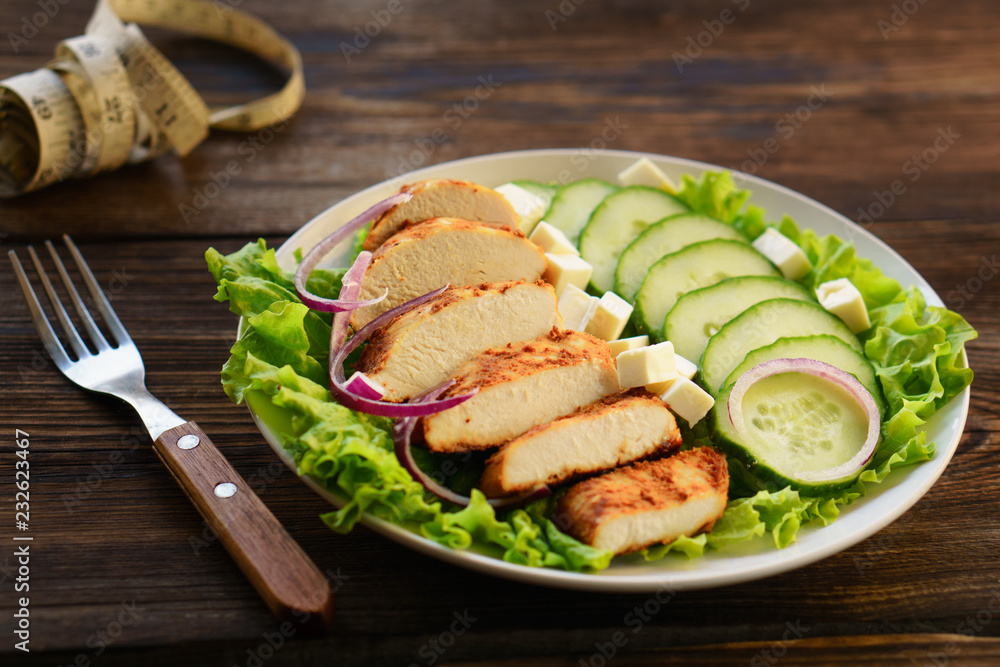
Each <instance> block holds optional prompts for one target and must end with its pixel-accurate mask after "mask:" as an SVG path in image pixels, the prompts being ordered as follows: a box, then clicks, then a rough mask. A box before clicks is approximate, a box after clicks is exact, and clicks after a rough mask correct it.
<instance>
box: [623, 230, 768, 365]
mask: <svg viewBox="0 0 1000 667" xmlns="http://www.w3.org/2000/svg"><path fill="white" fill-rule="evenodd" d="M734 276H774V277H776V278H777V277H780V276H781V273H780V272H779V271H778V269H776V268H775V266H774V264H771V262H769V261H768V260H767V258H766V257H764V256H763V255H761V254H760V253H759V252H757V251H756V250H754V249H753V247H751V246H750V245H749V244H747V243H745V242H743V241H731V240H725V239H716V240H713V241H702V242H700V243H695V244H692V245H689V246H687V247H686V248H684V249H683V250H678V251H677V252H674V253H671V254H669V255H667V256H666V257H664V258H662V259H661V260H660V261H658V262H657V263H656V264H654V265H653V267H652V268H651V269H650V270H649V273H647V274H646V278H645V279H644V280H643V281H642V286H641V287H640V288H639V292H638V293H637V294H636V297H635V312H636V315H637V317H636V322H638V324H639V327H640V329H642V331H643V333H649V334H651V335H653V336H656V337H657V338H659V339H660V340H663V339H664V338H663V324H664V320H665V319H666V317H667V313H669V312H670V309H671V308H673V307H674V304H676V303H677V300H678V299H680V298H681V297H682V296H683V295H685V294H686V293H688V292H690V291H691V290H696V289H698V288H700V287H708V286H709V285H714V284H715V283H717V282H719V281H721V280H725V279H726V278H732V277H734ZM682 356H683V355H682ZM689 358H690V357H689ZM740 359H742V357H740ZM691 361H697V359H691ZM737 361H739V360H737Z"/></svg>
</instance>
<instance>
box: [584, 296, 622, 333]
mask: <svg viewBox="0 0 1000 667" xmlns="http://www.w3.org/2000/svg"><path fill="white" fill-rule="evenodd" d="M631 316H632V304H630V303H629V302H628V301H626V300H625V299H623V298H621V297H620V296H618V295H617V294H615V293H614V292H605V293H604V296H602V297H601V298H600V299H598V304H597V312H595V313H594V316H593V317H592V318H591V319H590V323H589V324H587V328H586V332H587V333H589V334H590V335H591V336H596V337H598V338H600V339H601V340H615V339H616V338H618V337H619V336H621V335H622V331H624V330H625V325H626V324H627V323H628V318H630V317H631Z"/></svg>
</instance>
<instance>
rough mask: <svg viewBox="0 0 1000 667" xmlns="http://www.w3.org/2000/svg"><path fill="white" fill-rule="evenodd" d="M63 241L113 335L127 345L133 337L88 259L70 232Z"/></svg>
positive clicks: (119, 341)
mask: <svg viewBox="0 0 1000 667" xmlns="http://www.w3.org/2000/svg"><path fill="white" fill-rule="evenodd" d="M63 241H64V242H65V243H66V246H67V247H68V248H69V251H70V253H71V254H72V255H73V261H74V262H76V268H77V269H79V270H80V275H81V276H83V282H84V284H85V285H86V286H87V291H88V292H90V296H91V298H92V299H93V300H94V305H95V306H97V310H98V311H100V313H101V317H103V318H104V321H105V322H106V323H107V325H108V329H109V330H110V331H111V335H112V336H114V337H115V340H116V341H117V343H118V344H119V345H127V344H129V343H131V342H132V337H131V336H129V335H128V331H126V330H125V327H124V326H122V323H121V320H119V319H118V315H116V314H115V311H114V308H112V307H111V304H110V303H109V302H108V299H107V297H106V296H104V292H102V291H101V288H100V286H99V285H98V284H97V279H96V278H94V274H93V272H91V270H90V267H89V266H88V265H87V260H85V259H84V258H83V255H82V254H80V250H79V249H78V248H77V247H76V244H75V243H73V239H71V238H70V237H69V234H63Z"/></svg>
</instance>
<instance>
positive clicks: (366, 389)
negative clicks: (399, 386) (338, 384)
mask: <svg viewBox="0 0 1000 667" xmlns="http://www.w3.org/2000/svg"><path fill="white" fill-rule="evenodd" d="M344 386H345V387H346V388H347V391H349V392H351V393H352V394H354V395H355V396H360V397H362V398H370V399H372V400H373V401H377V400H379V399H380V398H382V397H383V396H385V387H383V386H382V385H380V384H379V383H378V382H375V380H373V379H371V378H370V377H368V376H367V375H365V374H364V373H362V372H360V371H357V372H355V373H354V375H352V376H351V377H349V378H347V382H345V383H344Z"/></svg>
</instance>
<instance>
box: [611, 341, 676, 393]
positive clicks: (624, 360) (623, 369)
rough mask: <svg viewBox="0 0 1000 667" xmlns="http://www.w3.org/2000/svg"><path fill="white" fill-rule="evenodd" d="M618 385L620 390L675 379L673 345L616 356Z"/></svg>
mask: <svg viewBox="0 0 1000 667" xmlns="http://www.w3.org/2000/svg"><path fill="white" fill-rule="evenodd" d="M617 361H618V384H619V385H620V386H621V388H622V389H631V388H632V387H644V386H646V385H648V384H654V383H656V382H667V381H669V380H672V379H674V378H676V377H677V367H676V366H675V365H674V344H673V343H671V342H665V343H659V344H657V345H650V346H648V347H640V348H639V349H638V350H626V351H625V352H622V353H621V354H619V355H618V359H617Z"/></svg>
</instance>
